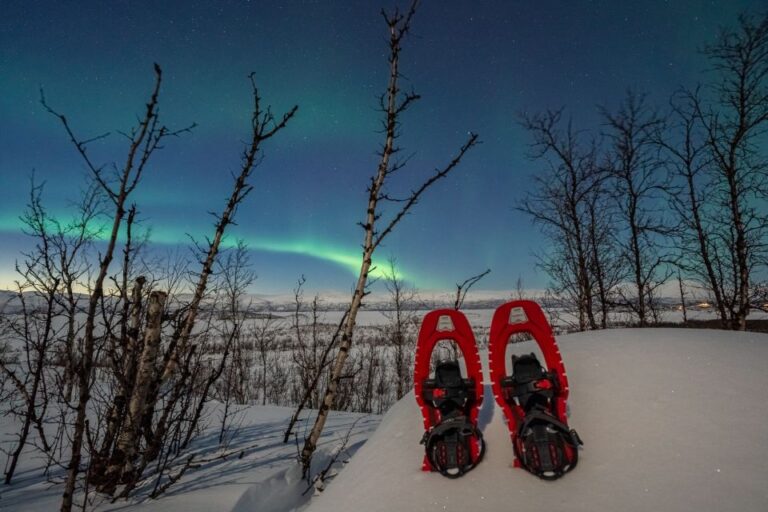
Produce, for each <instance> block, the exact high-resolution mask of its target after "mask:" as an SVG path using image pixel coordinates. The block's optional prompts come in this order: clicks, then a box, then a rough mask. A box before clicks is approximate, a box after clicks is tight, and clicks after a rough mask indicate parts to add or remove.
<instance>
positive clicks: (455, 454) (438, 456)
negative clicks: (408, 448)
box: [421, 415, 485, 478]
mask: <svg viewBox="0 0 768 512" xmlns="http://www.w3.org/2000/svg"><path fill="white" fill-rule="evenodd" d="M472 438H474V439H476V440H477V444H478V447H479V453H478V455H477V459H476V460H472V452H471V440H472ZM421 444H423V445H425V449H426V452H427V459H428V460H429V462H430V464H432V467H433V468H434V469H436V470H437V471H439V472H440V474H441V475H443V476H445V477H448V478H459V477H460V476H463V475H464V474H465V473H467V472H468V471H470V470H472V469H473V468H474V467H475V466H477V464H478V463H480V461H481V460H482V459H483V455H484V454H485V441H483V434H482V433H481V432H480V430H478V428H477V427H476V426H475V425H473V424H472V423H470V422H469V421H467V418H466V417H465V416H462V415H457V416H453V417H450V418H446V419H445V420H443V421H442V422H440V423H439V424H437V425H435V426H434V427H433V428H432V429H431V430H430V431H428V432H425V433H424V437H423V438H422V439H421Z"/></svg>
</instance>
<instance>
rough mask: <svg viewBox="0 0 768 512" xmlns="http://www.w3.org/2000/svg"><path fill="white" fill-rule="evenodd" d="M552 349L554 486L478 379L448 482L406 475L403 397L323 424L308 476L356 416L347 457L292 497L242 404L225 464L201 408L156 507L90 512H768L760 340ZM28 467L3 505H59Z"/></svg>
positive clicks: (764, 351)
mask: <svg viewBox="0 0 768 512" xmlns="http://www.w3.org/2000/svg"><path fill="white" fill-rule="evenodd" d="M558 342H559V344H560V348H561V351H562V353H563V358H564V360H565V364H566V368H567V370H568V376H569V379H570V384H571V398H570V400H569V405H570V412H571V416H570V424H571V425H572V426H573V427H574V428H576V429H577V430H578V432H579V434H580V435H581V437H582V439H583V440H584V443H585V446H584V448H583V449H582V451H581V453H580V460H579V465H578V467H577V468H576V469H575V470H574V471H573V472H572V473H570V474H568V475H566V476H565V477H564V478H562V479H561V480H558V481H556V482H544V481H541V480H538V479H537V478H535V477H533V476H532V475H530V474H528V473H526V472H525V471H523V470H521V469H513V468H512V467H511V466H510V464H511V462H512V457H513V454H512V446H511V444H510V442H509V437H508V434H507V429H506V426H505V425H504V423H503V415H502V414H501V412H500V411H499V410H498V408H497V407H496V406H495V403H494V401H493V397H492V395H491V393H490V388H489V386H486V395H485V401H484V406H483V408H482V412H481V427H482V428H483V430H484V435H485V438H486V441H487V444H488V451H487V454H486V458H485V460H484V461H483V462H482V463H481V464H480V465H479V466H478V467H477V468H476V469H475V470H473V471H472V472H470V473H469V474H467V475H466V476H464V477H462V478H460V479H458V480H449V479H446V478H443V477H442V476H440V475H438V474H430V473H424V472H422V471H421V470H420V467H421V461H422V457H423V447H422V446H421V445H419V439H420V438H421V435H422V422H421V417H420V414H419V410H418V407H417V406H416V402H415V400H414V399H413V396H412V395H408V396H406V397H405V398H404V399H403V400H401V401H400V402H398V403H397V404H396V405H395V406H394V407H393V408H392V409H390V411H389V412H388V413H387V414H386V415H385V417H384V419H383V420H381V418H380V417H377V416H364V415H359V414H349V413H334V414H332V415H331V419H330V422H329V428H327V431H326V435H325V437H324V438H323V441H322V444H321V447H320V451H321V455H320V456H319V457H318V460H317V464H316V468H319V467H321V466H322V465H323V463H324V462H325V460H327V456H328V454H329V453H332V452H333V451H334V450H336V449H337V448H338V446H339V445H340V444H341V440H342V439H343V437H344V436H345V434H346V433H347V431H349V429H350V427H351V426H352V425H353V423H355V421H357V423H356V424H355V426H354V430H353V434H352V437H351V440H350V443H349V452H350V453H353V452H355V450H357V448H360V449H359V450H357V452H356V453H355V455H354V456H353V457H352V458H351V459H350V462H349V464H346V465H345V467H344V469H343V470H342V471H341V473H340V474H339V475H338V476H337V477H336V478H335V479H333V480H332V481H331V483H330V485H329V486H328V487H327V489H326V490H325V491H324V492H323V493H322V494H320V495H319V496H317V497H315V498H312V499H311V500H310V496H311V495H312V491H311V490H310V491H309V492H306V493H305V491H306V490H307V487H308V486H307V484H306V483H305V482H302V481H300V478H299V471H298V466H297V464H296V446H295V445H294V444H288V445H284V444H282V433H283V430H284V428H285V426H286V423H287V420H288V417H289V415H290V413H291V409H288V408H279V407H248V408H245V409H244V411H243V413H242V414H241V417H240V419H239V421H238V423H239V425H240V427H239V432H238V433H237V435H236V436H235V437H234V439H233V440H232V442H231V444H230V446H229V448H228V450H229V451H230V452H231V453H232V455H230V456H228V457H227V458H226V459H215V457H216V454H217V453H220V451H219V448H218V447H217V441H218V439H217V438H218V424H217V418H218V414H217V412H216V410H214V411H212V413H211V414H210V415H209V427H208V429H207V430H206V431H205V432H204V433H203V435H202V436H201V438H200V440H199V441H198V443H197V445H196V447H195V449H196V450H198V451H199V453H200V454H201V457H202V458H205V457H208V458H213V459H214V460H213V461H211V462H208V463H205V464H203V465H202V466H201V467H200V468H197V469H192V470H190V471H189V472H187V473H186V474H185V475H184V477H183V478H182V479H181V480H180V481H179V482H178V483H176V484H175V485H174V486H173V487H171V488H170V489H169V491H168V492H167V493H166V494H165V495H164V496H162V497H161V498H160V499H158V500H145V501H141V500H133V501H130V502H123V501H120V502H117V503H115V504H114V505H110V504H109V503H106V502H102V503H100V504H99V505H98V506H97V510H140V511H158V512H159V511H161V510H162V511H168V512H188V511H190V512H194V511H216V512H227V511H233V512H283V511H288V510H301V509H304V510H305V512H324V511H327V512H330V511H333V512H353V511H354V512H357V511H387V512H392V511H413V512H417V511H443V510H447V511H461V512H467V511H478V512H481V511H503V510H510V511H515V512H526V511H537V512H541V511H543V510H564V511H585V512H586V511H589V512H616V511H641V510H642V511H664V512H675V511H686V512H687V511H691V510H696V511H698V512H702V511H711V512H725V511H738V512H765V511H766V510H768V485H766V482H768V400H766V399H765V397H764V396H763V394H764V393H765V390H768V371H766V367H768V335H765V334H756V333H736V332H726V331H717V330H689V329H623V330H621V329H616V330H608V331H599V332H589V333H582V334H573V335H567V336H560V337H559V338H558ZM510 349H514V351H515V352H518V353H525V352H530V351H531V350H534V349H535V346H534V345H532V344H531V343H529V342H527V343H521V344H517V345H514V346H511V347H510ZM9 421H10V420H9V419H8V418H0V433H2V440H3V441H4V442H9V441H10V440H11V438H10V437H9V435H10V432H11V431H12V428H11V426H10V425H9V423H8V422H9ZM379 421H381V424H380V425H379ZM377 425H378V429H377V430H376V431H375V433H373V432H374V430H375V429H376V427H377ZM302 428H304V427H302ZM369 436H370V438H369ZM366 438H369V440H368V442H367V443H365V444H364V445H362V443H363V442H364V441H365V439H366ZM361 445H362V447H361ZM6 448H7V446H6ZM240 451H242V452H243V456H242V457H240ZM342 458H346V457H342ZM41 464H42V461H41V460H40V459H39V458H35V459H31V460H30V459H29V458H26V459H25V460H24V462H23V463H22V465H21V467H20V470H19V472H18V473H17V478H16V481H15V483H14V484H13V485H12V486H9V487H2V488H0V493H1V495H0V509H1V510H9V511H31V512H42V511H48V510H56V509H57V508H58V503H59V500H60V496H61V485H53V484H51V483H48V482H46V481H45V479H44V478H42V477H41V476H40V474H39V470H38V469H37V468H39V467H40V465H41ZM54 476H55V475H54ZM307 505H308V506H307Z"/></svg>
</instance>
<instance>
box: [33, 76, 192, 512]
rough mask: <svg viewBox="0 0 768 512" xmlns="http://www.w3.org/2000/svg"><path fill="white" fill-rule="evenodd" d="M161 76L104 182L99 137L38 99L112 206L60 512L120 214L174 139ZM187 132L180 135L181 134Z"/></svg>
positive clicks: (65, 505) (71, 473)
mask: <svg viewBox="0 0 768 512" xmlns="http://www.w3.org/2000/svg"><path fill="white" fill-rule="evenodd" d="M161 82H162V72H161V70H160V66H158V65H157V64H155V85H154V88H153V91H152V94H151V96H150V100H149V102H148V103H147V105H146V111H145V113H144V116H143V117H142V118H141V120H140V121H139V124H138V126H137V127H135V128H134V129H132V130H131V132H130V133H128V134H126V137H127V139H128V151H127V157H126V160H125V163H124V165H123V166H122V167H120V168H118V169H117V170H116V172H115V173H114V174H115V175H114V176H113V177H112V178H110V177H109V176H107V175H106V174H107V173H105V172H104V170H105V167H104V166H100V165H98V164H96V163H95V162H94V161H93V160H92V159H91V156H90V155H89V153H88V145H89V144H90V143H91V142H93V141H95V140H98V139H100V138H103V137H104V136H100V137H95V138H91V139H81V138H79V137H78V136H76V135H75V133H74V131H73V130H72V128H71V127H70V124H69V122H68V120H67V118H66V117H65V116H64V115H62V114H59V113H58V112H56V111H54V110H53V109H52V108H51V107H50V106H48V103H47V102H46V100H45V97H44V96H42V94H41V102H42V104H43V106H44V107H45V109H46V110H47V111H48V112H50V113H51V114H53V115H54V116H56V117H57V118H58V119H59V120H60V121H61V123H62V125H63V127H64V129H65V131H66V132H67V135H68V136H69V139H70V141H71V142H72V144H73V145H74V147H75V149H76V150H77V152H78V153H79V155H80V156H81V157H82V159H83V161H84V163H85V164H86V167H87V168H88V170H89V171H90V173H91V176H92V178H93V179H94V180H95V181H96V182H97V183H98V184H99V185H100V187H101V189H102V191H103V193H104V194H105V195H106V196H107V197H108V198H109V200H110V201H111V203H112V206H113V213H112V227H111V229H110V230H109V232H108V234H107V238H106V239H107V242H106V248H105V249H104V250H103V252H101V257H100V259H99V265H98V271H97V275H96V278H95V279H94V281H93V285H92V286H93V288H92V291H91V294H90V297H89V300H88V306H87V309H86V318H85V328H84V332H83V349H82V354H81V357H80V361H79V362H78V364H77V366H76V368H77V372H76V373H77V376H78V380H77V386H78V393H79V396H78V400H77V406H76V411H77V412H76V418H75V424H74V431H73V433H72V454H71V457H70V460H69V465H68V468H67V480H66V483H65V486H64V494H63V497H62V505H61V510H62V512H69V511H70V510H71V509H72V504H73V501H72V499H73V495H74V491H75V485H76V482H77V475H78V473H79V471H80V461H81V457H82V448H83V439H84V436H85V429H86V413H87V407H88V402H89V401H90V398H91V379H92V377H93V362H94V350H95V338H96V316H97V313H98V308H99V303H100V301H101V299H102V297H103V295H104V282H105V280H106V279H107V276H108V272H109V268H110V265H111V263H112V259H113V257H114V254H115V247H116V245H117V238H118V235H119V233H120V228H121V226H122V225H123V221H124V219H125V214H126V206H127V201H128V198H129V197H130V195H131V193H132V192H133V191H134V190H135V189H136V187H137V186H138V184H139V182H140V181H141V178H142V175H143V173H144V171H145V170H146V167H147V164H148V162H149V160H150V157H151V156H152V154H153V153H154V152H155V150H157V149H158V148H160V147H161V143H162V141H163V140H164V139H166V138H167V137H169V136H173V135H177V134H178V133H180V131H171V130H169V129H168V128H167V127H165V126H163V125H161V124H160V122H159V117H158V97H159V93H160V84H161ZM186 130H188V128H187V129H184V130H181V131H186Z"/></svg>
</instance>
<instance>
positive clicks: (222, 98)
mask: <svg viewBox="0 0 768 512" xmlns="http://www.w3.org/2000/svg"><path fill="white" fill-rule="evenodd" d="M393 5H396V3H394V2H391V1H389V0H387V1H376V2H374V1H370V0H366V1H354V2H351V1H350V2H342V1H335V2H332V1H325V2H322V1H321V2H314V1H298V0H296V1H252V2H246V1H217V2H213V1H211V2H199V1H185V2H179V1H168V2H157V3H153V2H140V1H125V0H123V1H114V2H97V1H83V2H53V1H51V2H35V1H21V0H11V1H7V2H3V6H2V13H1V15H0V90H1V91H2V94H0V288H3V287H6V286H8V283H10V281H11V280H12V275H13V262H14V260H15V259H17V258H18V257H19V255H20V251H22V250H23V249H24V248H25V247H26V246H27V244H29V240H28V238H27V237H26V236H25V235H23V234H22V233H21V231H20V230H21V224H20V222H19V220H18V216H19V215H20V214H21V213H22V210H23V208H24V204H25V200H26V197H27V194H28V191H29V179H30V175H31V173H32V171H33V170H34V173H35V179H36V180H37V181H45V182H46V189H45V195H44V198H45V201H46V204H47V205H48V208H49V210H50V211H51V212H52V213H53V214H55V215H56V216H59V217H66V215H67V212H68V209H69V208H70V204H71V202H72V201H73V200H76V199H77V196H78V193H79V189H80V187H81V186H82V182H83V180H82V177H83V176H84V175H85V169H84V166H83V165H82V163H81V162H80V161H79V159H78V156H77V155H76V153H75V151H74V149H73V148H72V147H71V145H70V144H69V143H68V141H67V138H66V135H65V134H64V133H63V130H62V129H61V126H60V125H59V124H58V123H57V121H56V120H55V119H54V118H53V117H52V116H50V115H48V114H46V113H45V112H44V110H43V108H42V107H41V105H40V104H39V101H38V99H39V89H40V87H42V88H44V90H45V94H46V98H47V99H48V101H49V102H50V104H51V105H52V106H54V107H55V108H56V109H57V110H59V111H61V112H63V113H65V114H66V115H67V117H68V118H69V120H70V122H71V124H72V126H73V127H74V128H75V129H76V130H77V132H78V134H80V135H81V136H82V137H83V138H89V137H93V136H95V135H98V134H101V133H104V132H107V131H109V132H111V133H112V135H111V136H110V137H109V138H108V139H106V140H105V141H103V142H100V143H99V144H98V145H96V146H95V147H94V148H93V151H94V154H95V156H96V157H97V160H99V161H101V162H110V161H119V160H120V159H121V158H122V157H123V155H124V153H125V142H124V140H123V139H122V138H121V136H120V135H119V134H118V131H119V130H126V129H128V128H129V127H130V126H131V124H132V122H133V121H134V119H135V115H136V114H137V113H139V112H140V111H141V108H142V106H143V103H144V102H145V101H146V96H147V94H148V92H149V89H150V87H151V84H152V72H151V71H152V62H155V61H156V62H158V63H159V64H160V65H161V66H163V69H164V71H165V76H164V84H163V90H162V93H161V116H163V120H164V122H165V123H166V124H168V125H169V126H171V127H182V126H186V125H189V124H190V123H192V122H195V123H197V125H198V126H197V128H196V129H195V130H194V131H193V132H192V133H191V134H188V135H183V136H181V137H179V138H177V139H173V140H170V141H169V142H168V143H167V144H166V147H165V148H164V149H163V150H162V151H161V152H159V153H158V154H157V156H156V159H155V161H154V164H153V165H151V167H150V168H149V169H148V172H147V174H146V176H145V179H144V181H143V182H142V184H141V185H140V187H139V189H138V190H137V194H136V197H135V201H136V203H137V206H138V208H139V211H140V218H141V222H142V226H143V227H144V228H146V229H150V230H151V233H152V241H153V246H152V247H153V250H173V249H176V248H179V247H185V246H187V245H188V238H187V234H191V235H193V236H195V237H201V238H202V237H203V236H205V234H206V233H207V232H209V231H210V229H209V227H210V224H211V217H210V216H209V215H208V214H207V212H208V211H217V210H219V209H220V208H221V207H222V203H223V201H224V199H225V197H226V196H227V194H228V189H229V187H230V172H231V171H233V170H235V169H236V168H237V166H238V159H239V153H240V148H241V144H242V142H241V141H242V140H244V139H245V138H246V137H247V135H248V117H249V115H250V91H249V88H248V82H247V79H246V77H247V75H248V73H249V72H251V71H254V72H255V73H256V80H257V83H258V85H259V88H260V92H261V95H262V97H263V100H264V102H265V103H269V104H272V105H273V108H274V110H275V112H282V111H283V110H285V109H287V108H289V107H290V106H292V105H293V104H298V105H299V112H298V114H297V116H296V118H295V119H294V120H293V121H292V122H291V123H290V124H289V126H288V128H287V129H286V130H284V131H283V132H281V133H280V134H279V135H278V136H277V137H275V138H274V139H273V140H270V141H269V142H268V143H267V144H266V145H265V147H264V150H265V151H264V160H263V162H262V163H261V165H260V167H259V169H258V171H257V172H256V175H255V178H254V180H253V184H254V186H255V189H254V191H253V192H252V194H251V195H250V196H249V198H248V199H247V200H246V203H245V204H244V206H243V207H242V208H241V209H240V211H239V213H238V225H237V226H236V227H235V228H234V229H233V230H232V233H231V239H230V243H231V242H233V241H234V240H235V239H236V238H242V239H244V240H245V241H246V242H247V243H248V245H249V247H250V248H251V249H252V260H253V264H254V270H255V271H256V273H257V274H258V275H259V279H258V281H257V284H256V288H257V289H258V290H259V291H262V292H275V293H277V292H284V291H286V290H289V289H290V288H291V287H292V286H293V284H294V283H295V280H296V278H297V277H298V276H299V275H301V274H304V275H306V277H307V278H308V284H309V285H311V286H312V287H313V288H317V289H335V290H342V291H343V290H347V289H349V286H350V284H351V283H352V281H353V280H354V278H355V273H356V271H357V269H358V267H359V244H360V242H361V230H360V228H359V227H358V226H357V225H356V223H357V222H358V221H359V220H360V219H361V218H362V215H363V213H364V212H363V208H364V206H365V199H366V198H365V188H366V185H367V180H368V179H369V176H370V175H371V173H372V172H373V171H374V170H375V166H376V163H377V157H376V154H375V153H376V151H377V150H378V147H379V144H380V142H381V141H380V139H381V135H380V134H379V133H378V129H379V115H378V113H377V112H376V105H377V97H378V95H379V94H380V93H381V92H382V91H383V90H384V87H385V82H386V71H387V69H386V66H387V64H386V59H385V52H386V43H385V31H384V28H385V27H384V25H383V21H382V19H381V16H380V14H379V10H380V8H381V7H387V8H389V7H391V6H393ZM399 5H401V6H403V7H405V3H404V2H399ZM760 8H764V5H763V2H760V1H753V0H737V1H724V0H723V1H691V0H687V1H661V0H654V1H648V2H615V1H610V0H604V1H591V2H588V1H574V2H566V1H540V2H527V1H483V2H466V1H464V2H461V1H455V0H451V1H439V2H438V1H435V0H431V1H430V0H425V1H424V2H423V4H422V5H421V7H420V9H419V12H418V13H417V15H416V18H415V20H414V28H413V34H412V36H411V37H410V38H409V39H408V40H407V42H406V43H405V47H404V50H403V56H402V65H403V73H404V75H405V76H406V77H407V79H408V80H407V83H408V84H409V85H412V86H413V88H414V89H415V90H416V91H417V92H418V93H419V94H421V95H422V97H423V99H422V100H420V101H419V102H417V103H416V104H415V105H414V106H413V108H412V109H411V110H409V111H408V112H407V114H406V115H405V116H404V118H403V129H402V133H403V135H402V138H401V140H400V144H401V146H402V147H403V153H404V154H411V153H413V157H412V158H411V161H410V163H409V165H408V167H407V168H406V170H404V171H402V172H401V173H399V174H398V175H397V176H396V179H395V180H394V181H393V184H394V187H393V189H392V190H391V192H392V193H393V195H403V194H407V193H408V192H409V191H410V190H411V188H412V187H414V186H416V185H417V184H418V183H419V182H420V181H421V179H423V178H424V177H425V176H427V175H429V173H430V172H431V170H432V169H433V168H435V167H437V166H440V165H442V164H444V163H445V162H447V161H448V160H449V159H450V158H451V157H452V156H453V154H454V153H455V151H456V150H457V149H458V147H459V145H460V144H461V143H462V142H463V141H464V138H465V136H466V133H467V132H468V131H474V132H477V133H479V134H480V138H481V140H482V141H483V144H481V145H480V146H479V147H478V148H476V149H474V150H473V151H472V152H471V153H470V154H469V155H468V156H467V158H466V159H465V161H464V162H463V163H462V165H461V167H460V168H458V169H457V170H456V171H455V172H454V173H453V174H452V175H451V176H450V177H449V179H447V180H444V181H442V182H440V183H439V184H438V185H436V186H435V187H434V188H433V189H432V190H430V192H429V193H428V194H427V195H426V196H425V197H424V199H423V200H422V201H421V203H420V204H419V205H418V206H417V207H416V208H415V210H414V212H413V215H409V216H408V217H407V218H406V219H405V220H404V221H403V222H402V223H401V225H400V226H399V227H398V229H397V231H396V232H395V233H394V234H393V235H392V236H391V237H390V238H389V239H388V240H387V244H386V245H385V246H383V247H381V248H380V249H379V251H380V252H378V257H379V262H380V263H381V262H386V259H387V258H388V257H389V256H395V257H396V258H397V260H398V263H399V264H400V265H401V266H402V272H403V275H404V276H405V277H407V279H408V280H410V281H412V282H413V283H414V284H415V285H417V286H419V287H422V288H430V289H448V288H450V287H452V286H453V284H454V283H455V282H457V281H462V280H464V279H465V278H466V277H469V276H470V275H473V274H476V273H478V272H480V271H482V270H484V269H485V268H491V269H492V271H493V272H492V274H491V276H490V277H489V278H487V279H486V280H485V281H483V282H482V283H481V285H480V287H481V288H485V289H494V290H506V289H511V288H512V287H513V286H514V283H515V281H516V279H517V278H518V276H520V277H521V278H522V279H523V282H524V284H525V286H526V287H530V288H541V287H543V286H544V285H545V284H546V279H545V277H544V276H543V275H540V274H538V273H536V271H535V269H534V261H535V258H534V254H533V253H534V252H535V251H541V250H546V245H545V243H544V240H543V239H542V237H541V236H540V235H539V234H538V233H537V231H536V228H535V227H534V226H532V225H531V224H530V222H529V220H528V219H527V218H526V217H524V216H523V214H521V213H519V212H517V211H515V210H514V204H515V201H516V200H518V199H519V198H520V197H521V196H522V195H523V194H524V193H525V191H526V190H527V186H528V182H529V180H528V178H527V177H528V176H530V175H531V174H532V173H535V172H536V170H537V168H541V166H542V165H544V164H543V163H542V162H536V163H532V162H530V161H529V160H528V159H527V157H526V151H527V146H526V145H527V142H528V138H527V136H526V134H525V133H523V132H522V130H521V129H520V128H519V127H518V126H517V124H516V122H515V118H516V115H517V113H519V112H521V111H528V112H537V111H541V110H543V109H547V108H559V107H561V106H565V107H566V108H567V112H568V113H569V114H570V115H571V116H572V117H573V119H574V123H576V124H577V125H579V126H585V127H593V126H595V125H596V123H598V116H597V109H596V108H595V107H596V105H606V106H608V107H612V106H614V105H615V104H616V103H617V102H618V101H619V99H620V98H621V96H622V95H623V93H624V91H625V90H626V89H627V88H628V87H633V88H636V89H638V90H641V91H644V92H647V93H648V94H649V96H650V98H651V99H653V100H654V101H657V102H658V103H659V104H662V105H663V104H665V103H666V98H668V97H669V95H670V94H671V93H672V92H673V91H674V90H675V89H676V88H677V87H679V86H681V85H689V86H691V85H695V84H696V83H697V82H698V81H700V80H701V76H702V75H701V73H702V72H703V71H704V67H705V63H704V59H703V57H702V56H700V55H699V54H698V53H697V49H698V48H701V47H702V46H703V45H705V44H706V43H708V42H710V41H712V40H713V38H714V37H715V35H716V33H717V30H718V27H719V26H720V24H733V23H734V22H735V20H736V16H737V15H738V13H739V12H741V11H744V10H746V9H760Z"/></svg>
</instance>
